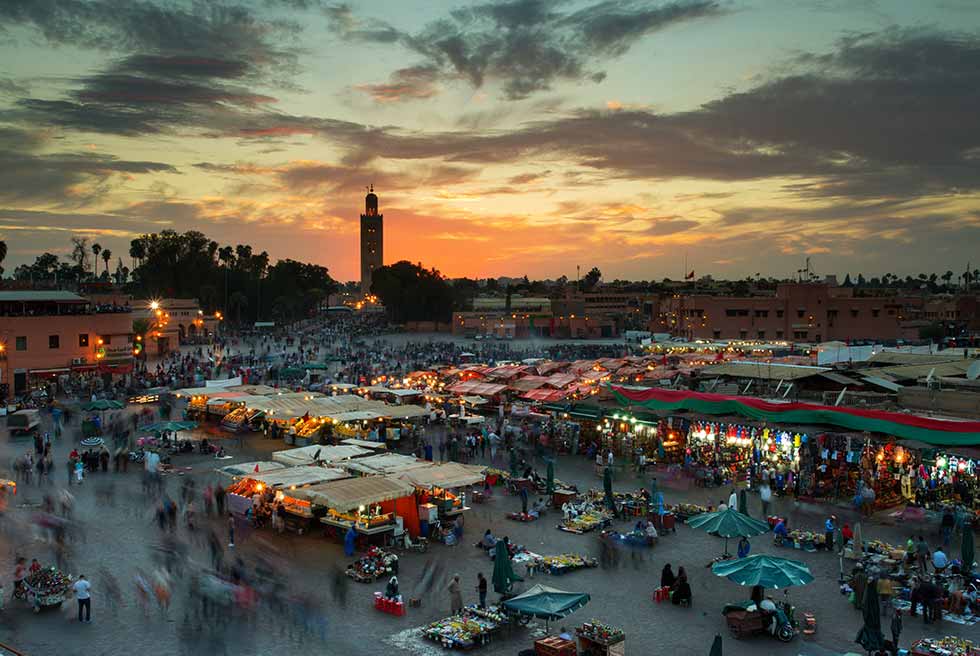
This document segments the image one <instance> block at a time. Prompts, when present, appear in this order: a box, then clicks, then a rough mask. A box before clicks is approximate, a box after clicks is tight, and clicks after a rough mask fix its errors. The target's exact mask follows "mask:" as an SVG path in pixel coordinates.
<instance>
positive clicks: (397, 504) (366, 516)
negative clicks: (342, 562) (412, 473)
mask: <svg viewBox="0 0 980 656" xmlns="http://www.w3.org/2000/svg"><path fill="white" fill-rule="evenodd" d="M296 494H297V496H299V497H301V498H305V499H306V500H308V501H309V502H310V504H311V505H312V506H313V512H314V514H319V511H318V510H317V508H320V509H323V510H325V512H323V515H322V516H321V517H320V522H321V523H322V524H324V525H325V526H326V527H327V530H328V533H332V534H333V535H335V536H337V537H339V538H341V539H343V536H344V534H345V533H346V532H347V529H348V528H350V527H351V526H353V527H354V530H355V531H356V532H357V533H358V536H359V538H360V542H361V543H362V544H363V543H367V542H371V541H378V540H380V541H381V542H382V543H386V542H387V541H389V540H390V539H391V537H392V535H393V534H394V533H395V531H396V529H397V528H399V527H398V525H399V524H401V525H402V528H403V529H404V530H406V531H408V532H409V534H410V535H416V536H417V535H418V510H417V507H416V503H415V488H414V487H413V486H412V485H410V484H408V483H406V482H404V481H400V480H398V479H395V478H390V477H386V476H365V477H361V478H348V479H344V480H339V481H331V482H329V483H323V484H321V485H313V486H311V487H308V488H305V489H303V490H297V491H296ZM398 518H401V520H400V522H399V521H398Z"/></svg>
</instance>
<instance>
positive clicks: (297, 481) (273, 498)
mask: <svg viewBox="0 0 980 656" xmlns="http://www.w3.org/2000/svg"><path fill="white" fill-rule="evenodd" d="M348 477H349V474H348V473H347V472H346V471H344V470H343V469H337V468H331V467H320V466H317V465H301V466H299V467H289V468H287V469H277V470H274V471H270V472H266V473H264V474H263V473H259V474H255V473H253V474H247V475H245V476H242V477H241V478H239V479H237V480H236V481H235V482H234V483H232V484H231V485H230V486H229V487H228V491H227V492H228V494H227V504H228V511H229V512H232V513H236V514H244V513H245V511H246V510H247V509H249V508H252V510H253V511H254V512H256V513H257V514H260V513H263V512H265V513H271V507H272V504H274V503H278V502H280V501H281V502H282V504H283V508H284V510H285V511H286V517H285V522H286V528H288V529H290V530H295V531H296V532H297V533H300V534H302V533H305V532H306V531H307V530H309V528H310V523H311V522H312V521H313V519H314V515H313V509H312V507H311V506H310V502H309V501H308V500H306V499H303V498H300V497H298V496H297V494H296V493H297V492H298V491H299V490H302V489H304V488H307V487H311V486H313V485H319V484H321V483H326V482H328V481H335V480H341V479H344V478H348ZM256 495H258V498H259V500H260V502H261V503H260V508H256V507H255V498H256Z"/></svg>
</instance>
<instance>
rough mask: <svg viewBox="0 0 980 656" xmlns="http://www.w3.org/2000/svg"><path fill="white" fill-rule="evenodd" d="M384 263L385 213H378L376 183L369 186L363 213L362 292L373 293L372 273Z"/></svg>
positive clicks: (365, 293)
mask: <svg viewBox="0 0 980 656" xmlns="http://www.w3.org/2000/svg"><path fill="white" fill-rule="evenodd" d="M383 264H384V215H383V214H379V213H378V197H377V196H376V195H375V193H374V185H371V186H370V187H368V194H367V196H365V198H364V214H362V215H361V294H363V295H364V296H367V295H368V294H370V293H371V275H372V274H373V273H374V270H375V269H377V268H378V267H380V266H382V265H383Z"/></svg>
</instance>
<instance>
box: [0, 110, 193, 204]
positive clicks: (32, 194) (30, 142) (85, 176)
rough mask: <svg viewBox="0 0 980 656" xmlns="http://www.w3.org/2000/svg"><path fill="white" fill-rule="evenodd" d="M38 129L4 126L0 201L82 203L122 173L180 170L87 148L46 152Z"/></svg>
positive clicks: (0, 141) (0, 130)
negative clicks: (35, 130)
mask: <svg viewBox="0 0 980 656" xmlns="http://www.w3.org/2000/svg"><path fill="white" fill-rule="evenodd" d="M44 144H45V140H44V139H43V138H42V137H40V136H39V135H38V134H37V133H34V132H30V131H24V130H18V129H16V128H10V127H2V126H0V202H26V201H29V202H46V203H53V204H58V205H65V204H83V203H85V202H89V201H91V200H93V199H94V198H95V197H96V196H98V195H99V194H100V193H101V192H102V191H104V190H106V189H107V188H108V186H109V185H111V184H112V183H113V182H114V181H115V180H117V179H118V178H121V177H126V176H132V175H140V174H147V173H158V172H170V173H174V172H176V169H174V168H173V167H172V166H170V165H168V164H161V163H159V162H148V161H130V160H122V159H119V158H117V157H112V156H110V155H102V154H98V153H88V152H78V153H76V152H62V153H45V152H43V150H42V147H43V146H44Z"/></svg>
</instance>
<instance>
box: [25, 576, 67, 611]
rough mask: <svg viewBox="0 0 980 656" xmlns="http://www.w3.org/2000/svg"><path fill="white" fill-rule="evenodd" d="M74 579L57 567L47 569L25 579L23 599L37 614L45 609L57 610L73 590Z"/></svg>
mask: <svg viewBox="0 0 980 656" xmlns="http://www.w3.org/2000/svg"><path fill="white" fill-rule="evenodd" d="M72 581H73V579H72V577H71V575H69V574H64V573H62V572H60V571H58V569H57V568H55V567H45V568H43V569H41V570H39V571H38V572H36V573H34V574H30V575H28V576H27V578H25V579H24V587H23V598H24V600H25V601H27V603H28V604H30V606H31V607H32V608H33V609H34V612H35V613H38V612H40V611H41V610H42V609H44V608H57V607H59V606H61V604H62V603H63V602H64V601H65V598H66V597H67V596H68V590H69V589H71V585H72Z"/></svg>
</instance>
